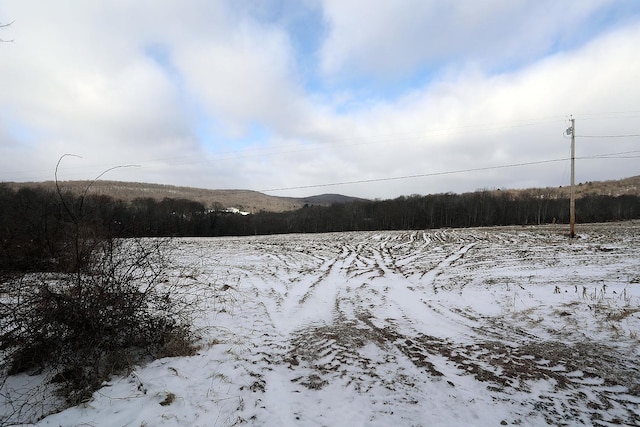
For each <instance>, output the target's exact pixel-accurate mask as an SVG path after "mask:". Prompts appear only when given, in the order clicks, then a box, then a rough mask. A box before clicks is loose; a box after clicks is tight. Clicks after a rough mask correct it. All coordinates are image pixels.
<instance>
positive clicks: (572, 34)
mask: <svg viewBox="0 0 640 427" xmlns="http://www.w3.org/2000/svg"><path fill="white" fill-rule="evenodd" d="M607 3H611V1H610V0H600V1H590V2H584V1H579V0H576V1H563V2H557V1H553V0H544V1H534V2H531V1H518V2H514V1H510V0H491V1H483V2H468V1H450V2H441V1H437V0H426V1H425V0H400V1H393V2H389V1H385V0H374V1H371V0H350V1H343V0H327V1H326V2H324V13H325V17H326V20H327V21H328V22H329V24H330V34H329V37H328V39H327V41H326V43H325V45H324V46H323V49H322V52H321V53H322V58H321V66H322V69H323V71H324V72H325V73H327V74H328V75H330V76H334V75H340V74H342V75H345V74H346V76H347V77H348V78H354V77H356V76H358V75H359V74H361V73H362V74H365V75H369V76H373V77H374V78H397V77H402V76H405V75H411V74H412V73H415V72H416V68H429V69H430V70H433V69H436V70H437V69H439V68H441V67H443V66H446V65H445V64H450V63H451V62H453V63H457V64H464V63H469V62H471V63H481V64H483V66H485V67H489V68H493V67H504V66H507V67H509V66H513V65H515V64H519V63H521V62H527V61H530V60H532V59H537V58H538V57H539V56H541V55H542V54H545V53H547V52H548V51H549V50H551V49H553V48H554V44H557V45H560V46H562V45H564V44H565V43H571V42H572V41H575V40H574V39H575V38H577V37H578V36H579V35H581V33H582V30H580V31H576V28H580V27H582V24H583V23H584V22H585V20H587V19H588V18H589V17H590V16H592V15H593V14H594V13H595V12H596V11H597V10H598V9H599V8H600V7H601V6H602V5H604V4H607Z"/></svg>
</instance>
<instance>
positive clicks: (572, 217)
mask: <svg viewBox="0 0 640 427" xmlns="http://www.w3.org/2000/svg"><path fill="white" fill-rule="evenodd" d="M569 129H570V130H571V199H570V201H569V227H570V231H569V237H571V238H574V237H576V191H575V179H576V119H574V118H573V117H571V127H570V128H569Z"/></svg>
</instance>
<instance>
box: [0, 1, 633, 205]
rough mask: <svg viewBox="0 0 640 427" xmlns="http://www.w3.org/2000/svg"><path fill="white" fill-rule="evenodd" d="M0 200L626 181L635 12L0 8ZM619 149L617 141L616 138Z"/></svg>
mask: <svg viewBox="0 0 640 427" xmlns="http://www.w3.org/2000/svg"><path fill="white" fill-rule="evenodd" d="M0 23H4V24H11V25H9V26H5V27H3V28H2V29H0V39H2V40H4V41H6V42H5V43H0V61H1V62H0V182H1V181H42V180H50V179H52V178H53V176H54V170H55V165H56V163H57V161H58V159H59V158H60V156H61V155H63V154H65V153H70V154H74V155H76V156H81V158H80V157H66V158H65V159H64V160H63V162H62V163H61V166H60V169H59V174H58V175H59V178H60V179H61V180H72V179H93V178H95V177H96V176H97V175H99V174H100V173H101V172H103V171H104V170H106V169H108V168H111V167H114V166H127V165H136V166H135V167H123V168H118V169H114V170H112V171H110V172H108V173H107V174H106V175H105V176H104V178H105V179H111V180H122V181H137V182H151V183H162V184H174V185H186V186H194V187H203V188H212V189H230V188H239V189H250V190H257V191H262V192H265V193H268V194H273V195H279V196H306V195H312V194H321V193H342V194H348V195H352V196H360V197H368V198H394V197H397V196H400V195H409V194H430V193H442V192H449V191H451V192H465V191H474V190H476V189H481V188H525V187H532V186H560V185H567V184H568V183H569V182H570V181H569V180H570V174H569V171H570V162H569V160H568V159H569V157H570V138H569V137H568V136H567V135H565V131H566V129H567V128H568V127H569V124H570V122H569V118H570V116H571V115H573V117H574V118H575V120H576V136H577V138H576V157H577V158H578V160H577V162H576V180H577V181H578V182H584V181H591V180H604V179H619V178H624V177H629V176H635V175H640V160H639V159H640V157H639V155H640V137H638V135H640V53H639V52H640V51H639V49H640V2H639V1H637V0H589V1H584V0H562V1H558V0H483V1H471V0H450V1H442V0H273V1H271V0H245V1H243V0H237V1H234V0H228V1H224V0H220V1H211V0H186V1H182V0H181V1H179V0H175V1H169V0H167V1H163V0H146V1H145V0H140V1H130V0H113V1H85V0H76V1H73V0H60V1H56V2H50V1H32V0H20V1H17V0H0ZM633 135H635V136H633Z"/></svg>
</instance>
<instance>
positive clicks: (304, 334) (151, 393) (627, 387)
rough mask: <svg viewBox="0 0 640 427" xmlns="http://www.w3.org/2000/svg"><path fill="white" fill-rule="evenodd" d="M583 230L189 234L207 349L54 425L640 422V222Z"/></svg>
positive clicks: (187, 248) (187, 278) (168, 362)
mask: <svg viewBox="0 0 640 427" xmlns="http://www.w3.org/2000/svg"><path fill="white" fill-rule="evenodd" d="M567 231H568V230H567V227H566V226H541V227H513V228H482V229H455V230H431V231H419V232H415V231H411V232H356V233H337V234H322V235H282V236H266V237H248V238H217V239H180V240H179V241H178V244H179V248H180V251H179V256H180V257H181V259H180V260H179V261H180V263H181V264H183V265H189V272H188V273H186V272H182V277H181V280H183V281H184V283H185V288H184V289H185V293H186V294H188V295H189V297H190V298H193V301H194V302H193V308H194V314H195V316H196V319H195V320H196V325H197V327H198V328H199V329H200V331H201V334H202V343H203V347H202V349H201V350H200V351H199V353H198V354H197V355H196V356H193V357H188V358H172V359H162V360H157V361H155V362H153V363H151V364H150V365H148V366H145V367H140V368H139V369H137V370H136V371H135V372H133V373H132V374H131V375H129V376H128V377H121V378H113V379H112V381H110V382H109V383H108V384H105V386H104V387H103V388H102V389H100V390H99V391H98V392H96V393H95V394H94V396H93V399H92V400H91V401H89V402H87V403H85V404H83V405H82V406H78V407H74V408H70V409H67V410H65V411H63V412H61V413H58V414H55V415H51V416H49V417H47V418H44V419H43V420H41V421H40V422H39V423H38V425H40V426H59V425H63V426H71V425H74V426H76V425H84V426H120V425H122V426H124V425H127V426H136V427H137V426H163V425H164V426H173V425H180V426H229V425H245V424H248V425H264V426H289V425H300V426H393V425H396V426H405V425H407V426H408V425H414V426H419V425H422V426H470V425H474V426H498V425H523V426H524V425H547V424H550V425H581V424H584V425H620V424H622V425H640V336H639V334H640V224H630V223H625V224H600V225H579V226H578V227H577V233H578V234H579V238H578V239H574V240H570V239H568V238H567V237H566V233H567ZM14 380H15V381H17V380H22V381H26V378H21V379H20V378H18V379H14Z"/></svg>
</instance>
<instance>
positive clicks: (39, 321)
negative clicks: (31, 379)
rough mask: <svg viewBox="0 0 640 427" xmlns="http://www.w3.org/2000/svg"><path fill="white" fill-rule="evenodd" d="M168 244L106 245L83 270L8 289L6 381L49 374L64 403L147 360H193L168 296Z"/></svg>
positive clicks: (1, 313) (0, 336) (183, 324)
mask: <svg viewBox="0 0 640 427" xmlns="http://www.w3.org/2000/svg"><path fill="white" fill-rule="evenodd" d="M168 244H169V242H168V241H166V240H158V239H144V240H135V239H127V240H110V239H108V240H104V241H102V242H100V244H96V245H94V246H93V251H92V252H91V253H90V257H89V258H88V261H87V262H86V264H84V265H83V269H82V271H80V272H79V273H78V272H72V273H66V274H60V273H55V274H53V273H48V274H44V273H42V274H35V275H34V274H30V275H25V276H23V277H21V278H20V279H19V280H17V281H14V282H13V283H11V282H6V283H5V285H4V289H3V297H2V303H1V304H0V322H1V323H0V327H1V332H0V351H2V352H4V354H5V358H4V360H5V362H4V363H5V365H4V366H3V367H4V368H5V371H6V373H7V374H9V375H11V374H16V373H20V372H30V373H33V372H38V371H41V370H43V369H50V370H51V371H52V372H54V373H55V375H53V377H52V378H51V380H52V382H53V383H56V384H59V387H60V391H61V392H62V394H63V395H64V397H65V398H66V399H67V401H68V403H69V404H77V403H78V402H80V401H82V400H84V399H86V398H88V397H89V396H90V395H91V394H92V393H93V391H94V390H95V389H96V388H97V387H99V385H100V384H101V383H102V381H104V380H105V379H107V378H108V377H109V376H110V375H111V374H113V373H116V372H122V371H123V370H125V369H128V368H130V367H131V366H132V365H133V364H134V363H138V362H140V361H142V360H144V359H145V358H157V357H164V356H178V355H187V354H191V353H192V352H193V351H194V347H193V345H192V344H191V343H192V342H193V336H192V333H191V331H190V327H189V321H188V319H186V316H185V315H184V313H185V310H184V307H182V306H181V303H180V302H179V301H176V300H175V299H174V298H173V297H172V295H171V294H172V290H174V289H173V288H174V286H172V285H171V284H170V283H169V281H168V279H167V273H168V272H169V268H170V262H169V257H168V254H169V252H168Z"/></svg>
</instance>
